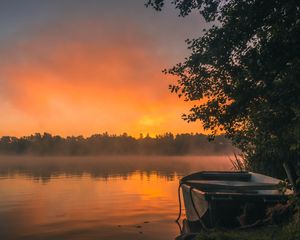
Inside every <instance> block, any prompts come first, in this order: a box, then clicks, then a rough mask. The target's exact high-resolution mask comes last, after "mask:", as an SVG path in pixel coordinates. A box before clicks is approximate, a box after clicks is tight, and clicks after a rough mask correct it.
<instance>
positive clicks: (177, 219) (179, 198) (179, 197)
mask: <svg viewBox="0 0 300 240" xmlns="http://www.w3.org/2000/svg"><path fill="white" fill-rule="evenodd" d="M181 185H182V183H180V184H179V187H178V202H179V214H178V217H177V218H176V220H175V222H178V221H179V220H180V217H181V196H180V189H181Z"/></svg>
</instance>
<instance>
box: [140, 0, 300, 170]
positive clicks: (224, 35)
mask: <svg viewBox="0 0 300 240" xmlns="http://www.w3.org/2000/svg"><path fill="white" fill-rule="evenodd" d="M164 3H165V1H164V0H149V1H148V2H147V3H146V5H147V6H152V7H154V8H155V9H156V10H161V9H162V8H163V6H164ZM171 3H172V4H174V5H175V7H176V8H177V9H178V10H179V15H180V16H182V17H184V16H186V15H188V14H190V13H191V12H192V11H197V12H199V13H200V14H202V15H203V17H204V19H205V20H206V21H207V22H211V23H212V24H213V25H212V27H211V28H210V29H209V30H207V31H205V30H204V31H205V33H204V35H203V36H201V37H199V38H197V39H191V40H187V44H188V48H189V49H190V51H191V54H190V56H189V57H187V58H186V59H185V61H184V62H182V63H179V64H177V65H176V66H174V67H173V68H171V69H169V70H166V73H169V74H172V75H175V76H177V77H178V81H177V83H176V84H174V85H172V86H170V90H171V91H172V92H175V93H177V94H178V95H179V96H183V97H184V98H185V100H186V101H194V102H195V105H194V107H193V108H191V109H190V112H189V113H188V114H187V115H184V119H186V120H187V121H196V120H201V121H202V122H203V125H204V127H205V129H209V130H211V131H212V132H213V134H215V133H216V132H217V131H218V130H219V129H221V130H223V131H224V132H225V134H226V136H227V137H229V138H231V139H232V140H233V142H234V143H235V144H236V145H237V146H238V147H239V148H240V149H241V150H242V151H244V152H245V153H246V154H247V156H248V161H250V162H252V163H253V164H252V166H253V167H254V168H257V169H256V170H261V171H263V170H265V171H266V169H267V168H268V166H270V164H269V163H270V161H266V160H272V161H273V164H272V167H271V168H273V169H274V166H276V168H277V169H278V166H279V164H281V163H282V162H283V161H285V160H288V159H289V160H292V161H294V163H295V160H296V159H297V158H298V159H299V156H300V154H299V152H300V144H299V132H300V131H299V125H300V124H299V122H300V114H299V112H300V58H299V57H300V1H299V0H268V1H262V0H225V1H223V0H173V1H171ZM201 99H206V101H201V102H200V101H199V100H201Z"/></svg>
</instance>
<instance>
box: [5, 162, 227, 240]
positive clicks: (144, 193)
mask: <svg viewBox="0 0 300 240" xmlns="http://www.w3.org/2000/svg"><path fill="white" fill-rule="evenodd" d="M230 168H231V164H230V161H229V158H228V156H184V157H166V156H163V157H160V156H144V157H143V156H132V157H130V156H126V157H123V156H109V157H104V156H101V157H30V156H26V157H22V156H18V157H12V156H9V157H7V156H2V157H0V196H1V198H0V239H33V240H35V239H101V240H105V239H123V240H127V239H128V240H129V239H146V240H147V239H149V240H150V239H153V240H154V239H158V240H159V239H174V238H175V237H176V236H177V235H178V234H179V229H178V226H177V225H176V223H175V222H174V219H175V218H176V215H177V212H178V200H177V187H178V181H179V179H180V177H181V176H183V175H186V174H189V173H191V172H195V171H201V170H228V169H230Z"/></svg>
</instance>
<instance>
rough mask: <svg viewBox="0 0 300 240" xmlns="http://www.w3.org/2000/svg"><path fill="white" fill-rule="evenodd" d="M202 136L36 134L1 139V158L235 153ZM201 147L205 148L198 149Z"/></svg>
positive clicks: (224, 144) (226, 145)
mask: <svg viewBox="0 0 300 240" xmlns="http://www.w3.org/2000/svg"><path fill="white" fill-rule="evenodd" d="M206 139H207V136H206V135H203V134H177V135H175V136H174V135H173V134H172V133H166V134H164V135H158V136H156V137H155V138H152V137H150V136H149V135H147V136H146V137H140V138H139V139H136V138H133V137H131V136H128V135H127V134H126V133H124V134H122V135H118V136H117V135H110V134H108V133H103V134H94V135H92V136H90V137H86V138H85V137H83V136H71V137H66V138H64V137H61V136H52V135H51V134H49V133H44V134H40V133H36V134H34V135H30V136H24V137H20V138H17V137H10V136H3V137H1V138H0V154H4V155H19V154H33V155H75V156H76V155H185V154H192V155H212V154H213V155H218V154H220V155H224V154H231V153H232V152H233V151H234V150H235V149H234V148H233V147H232V145H231V143H230V142H229V141H228V140H226V139H225V138H224V136H218V137H217V138H216V141H215V142H213V143H209V142H207V140H206ZM199 146H202V147H201V148H199Z"/></svg>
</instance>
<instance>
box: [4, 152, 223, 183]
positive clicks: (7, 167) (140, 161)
mask: <svg viewBox="0 0 300 240" xmlns="http://www.w3.org/2000/svg"><path fill="white" fill-rule="evenodd" d="M191 159H192V160H193V159H194V162H197V164H198V166H199V167H197V169H195V170H198V169H202V170H204V169H209V166H210V165H212V163H211V160H209V161H206V160H205V159H206V158H205V157H204V158H201V159H202V160H201V161H200V160H199V157H162V156H160V157H154V156H153V157H149V156H148V157H141V156H134V157H124V156H123V157H117V156H115V157H113V156H110V157H107V156H106V157H84V158H83V157H29V156H27V157H20V156H18V157H1V158H0V175H1V176H2V177H13V176H14V175H22V176H25V177H30V178H32V179H34V180H36V181H42V182H47V181H49V180H51V179H52V178H59V177H78V178H80V177H84V176H86V175H87V176H90V177H92V178H95V179H100V180H108V179H110V178H122V179H127V178H129V177H130V176H132V175H133V174H134V173H139V174H140V177H141V179H143V178H150V177H151V175H156V176H159V177H163V178H165V179H166V180H170V181H171V180H174V179H175V178H176V177H180V176H182V175H184V174H187V173H189V172H191V171H193V169H192V168H193V167H192V166H191V163H192V162H193V161H191ZM217 159H218V157H216V160H215V161H214V163H213V164H216V161H217ZM195 170H194V171H195Z"/></svg>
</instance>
